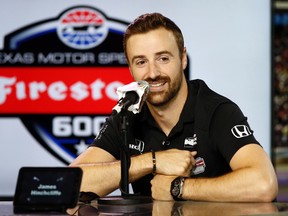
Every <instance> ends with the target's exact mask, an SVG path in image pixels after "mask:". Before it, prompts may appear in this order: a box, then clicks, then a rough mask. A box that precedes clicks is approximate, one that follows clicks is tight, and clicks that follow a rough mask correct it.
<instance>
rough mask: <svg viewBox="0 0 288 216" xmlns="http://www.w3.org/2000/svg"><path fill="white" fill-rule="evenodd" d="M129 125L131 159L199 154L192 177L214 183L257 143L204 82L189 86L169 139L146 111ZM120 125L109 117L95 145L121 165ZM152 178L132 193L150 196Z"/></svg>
mask: <svg viewBox="0 0 288 216" xmlns="http://www.w3.org/2000/svg"><path fill="white" fill-rule="evenodd" d="M128 122H129V127H128V139H127V140H128V146H129V151H130V154H131V156H135V155H139V154H142V153H145V152H150V151H151V150H154V151H162V150H166V149H171V148H177V149H182V150H189V151H194V150H196V151H197V155H196V157H195V159H196V161H197V166H196V167H195V169H194V170H193V173H192V176H191V177H213V176H219V175H222V174H225V173H227V172H229V171H231V168H230V166H229V162H230V160H231V158H232V157H233V155H234V154H235V153H236V152H237V150H239V149H240V148H241V147H242V146H244V145H246V144H249V143H258V142H257V140H256V139H255V138H254V136H253V131H252V130H251V129H250V127H249V125H248V122H247V118H246V117H245V116H244V115H243V114H242V112H241V110H240V109H239V107H238V106H237V105H236V104H235V103H233V102H232V101H230V100H229V99H227V98H225V97H223V96H221V95H219V94H217V93H215V92H214V91H212V90H211V89H209V88H208V87H207V85H206V84H205V82H204V81H202V80H193V81H190V82H188V97H187V100H186V102H185V105H184V107H183V110H182V113H181V115H180V118H179V121H178V122H177V124H176V125H175V126H174V127H173V129H172V130H171V132H170V133H169V135H168V136H166V135H165V133H164V132H163V131H162V130H161V128H159V127H158V126H157V124H156V123H155V121H154V119H153V117H152V115H151V113H150V111H149V109H148V107H147V105H144V106H143V108H142V111H141V113H139V114H136V115H135V114H133V113H132V112H128ZM119 125H120V115H116V116H110V117H109V118H108V119H107V121H106V123H105V124H104V126H103V127H102V129H101V131H100V132H99V134H98V136H97V137H96V139H95V140H94V142H93V144H92V145H91V146H97V147H100V148H102V149H104V150H106V151H108V152H109V153H110V154H112V155H113V156H114V157H115V158H116V159H118V160H119V159H120V150H119V148H120V143H122V144H123V142H122V138H121V134H120V130H119ZM151 160H152V159H151ZM167 166H169V164H167ZM151 170H152V169H151ZM152 178H153V176H152V175H148V176H146V177H144V178H142V179H140V180H138V181H137V182H134V183H133V184H132V186H133V190H134V192H136V193H140V194H141V195H150V194H151V190H150V188H151V185H150V180H151V179H152Z"/></svg>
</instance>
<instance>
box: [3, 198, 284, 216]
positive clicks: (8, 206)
mask: <svg viewBox="0 0 288 216" xmlns="http://www.w3.org/2000/svg"><path fill="white" fill-rule="evenodd" d="M68 213H69V214H70V215H73V214H74V215H78V216H82V215H83V216H92V215H95V216H97V215H99V216H100V215H101V216H104V215H133V216H135V215H139V216H146V215H152V216H166V215H169V216H170V215H171V216H187V215H189V216H193V215H195V216H196V215H197V216H202V215H213V216H217V215H221V216H225V215H229V216H230V215H265V214H267V215H288V203H277V202H274V203H222V202H194V201H181V202H180V201H177V202H166V201H153V203H146V204H136V205H106V204H105V205H98V204H97V201H94V202H92V203H90V204H80V205H78V206H77V207H75V208H74V209H69V210H68ZM0 215H1V216H10V215H11V216H12V215H14V213H13V203H12V202H11V201H2V202H0ZM21 215H23V214H21ZM26 215H29V214H26ZM30 215H33V216H37V215H42V216H43V215H68V214H59V213H58V214H57V213H45V214H43V213H42V214H40V213H39V214H35V213H33V214H30Z"/></svg>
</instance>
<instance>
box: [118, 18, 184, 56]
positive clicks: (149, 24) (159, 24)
mask: <svg viewBox="0 0 288 216" xmlns="http://www.w3.org/2000/svg"><path fill="white" fill-rule="evenodd" d="M159 28H165V29H166V30H168V31H171V32H172V33H173V35H174V37H175V39H176V43H177V46H178V49H179V55H180V58H182V53H183V51H184V38H183V35H182V32H181V30H180V28H179V27H178V26H177V25H176V24H175V23H174V22H173V21H172V20H170V19H169V18H167V17H165V16H163V15H162V14H160V13H146V14H143V15H141V16H139V17H137V18H136V19H135V20H134V21H133V22H132V23H131V24H130V25H128V27H127V29H126V32H125V34H124V40H123V49H124V53H125V56H126V58H127V61H128V56H127V40H128V39H129V38H130V37H131V36H132V35H135V34H141V33H147V32H149V31H151V30H156V29H159Z"/></svg>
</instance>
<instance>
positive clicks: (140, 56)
mask: <svg viewBox="0 0 288 216" xmlns="http://www.w3.org/2000/svg"><path fill="white" fill-rule="evenodd" d="M163 54H168V55H170V56H173V54H172V53H171V52H169V51H167V50H164V51H160V52H156V53H155V55H156V56H160V55H163ZM142 58H145V56H144V55H137V56H134V57H133V58H132V61H131V62H134V61H135V59H142Z"/></svg>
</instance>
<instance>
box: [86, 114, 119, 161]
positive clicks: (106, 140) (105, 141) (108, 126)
mask: <svg viewBox="0 0 288 216" xmlns="http://www.w3.org/2000/svg"><path fill="white" fill-rule="evenodd" d="M118 120H119V119H118V116H110V117H109V118H107V119H106V122H105V123H104V125H103V126H102V127H101V129H100V131H99V133H98V135H97V136H96V138H95V139H94V141H93V143H92V144H91V145H90V147H93V146H94V147H95V146H96V147H99V148H102V149H103V150H105V151H107V152H109V153H110V154H112V155H113V156H114V157H115V158H116V159H119V158H120V151H119V149H120V144H121V143H120V142H121V138H120V133H119V129H118V123H117V122H118Z"/></svg>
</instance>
